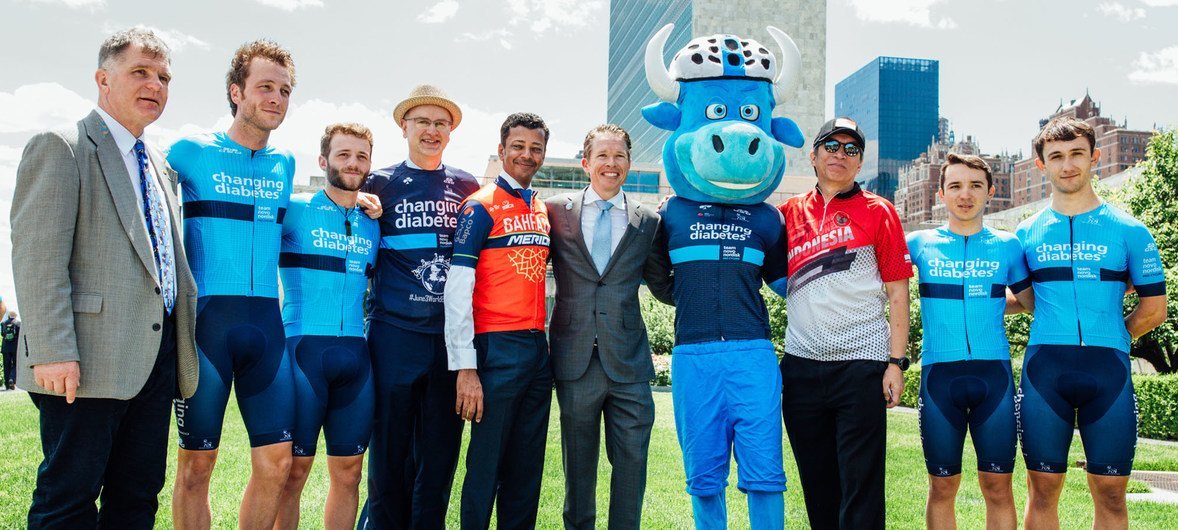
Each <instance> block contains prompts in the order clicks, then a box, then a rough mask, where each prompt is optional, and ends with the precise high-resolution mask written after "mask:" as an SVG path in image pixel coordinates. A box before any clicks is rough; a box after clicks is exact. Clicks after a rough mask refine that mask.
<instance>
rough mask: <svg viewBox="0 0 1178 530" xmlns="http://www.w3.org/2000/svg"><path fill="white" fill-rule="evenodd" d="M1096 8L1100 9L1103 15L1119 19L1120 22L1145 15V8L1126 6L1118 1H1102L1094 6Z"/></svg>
mask: <svg viewBox="0 0 1178 530" xmlns="http://www.w3.org/2000/svg"><path fill="white" fill-rule="evenodd" d="M1096 10H1097V11H1100V13H1101V14H1102V15H1104V16H1107V17H1112V18H1116V19H1119V20H1120V21H1121V22H1129V21H1130V20H1137V19H1139V18H1143V17H1145V8H1141V7H1127V6H1126V5H1125V4H1122V3H1120V2H1102V3H1101V4H1100V5H1098V6H1096Z"/></svg>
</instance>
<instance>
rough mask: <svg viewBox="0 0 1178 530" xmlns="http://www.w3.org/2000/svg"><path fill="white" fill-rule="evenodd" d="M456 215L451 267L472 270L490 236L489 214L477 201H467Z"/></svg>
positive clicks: (492, 222) (490, 220) (492, 221)
mask: <svg viewBox="0 0 1178 530" xmlns="http://www.w3.org/2000/svg"><path fill="white" fill-rule="evenodd" d="M459 211H461V213H460V214H459V215H458V229H457V230H455V231H454V257H453V258H452V259H451V261H450V265H451V266H459V267H470V268H472V269H473V268H474V266H475V265H476V264H478V262H479V253H480V252H482V250H483V245H484V244H486V242H487V237H488V236H490V235H491V228H492V224H494V220H493V219H491V214H489V213H487V209H486V208H484V207H483V205H482V203H480V202H478V201H473V200H469V201H466V202H464V203H463V204H462V207H461V208H460V209H459Z"/></svg>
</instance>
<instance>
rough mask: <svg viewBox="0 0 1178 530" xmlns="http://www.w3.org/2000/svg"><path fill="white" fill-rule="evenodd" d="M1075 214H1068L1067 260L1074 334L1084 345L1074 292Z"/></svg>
mask: <svg viewBox="0 0 1178 530" xmlns="http://www.w3.org/2000/svg"><path fill="white" fill-rule="evenodd" d="M1075 219H1076V216H1074V215H1069V216H1068V260H1069V261H1070V263H1071V269H1072V307H1073V308H1074V309H1075V310H1076V334H1077V335H1079V337H1080V346H1083V345H1084V328H1083V327H1082V326H1081V325H1080V295H1079V293H1077V292H1076V229H1075V226H1073V224H1072V222H1073V221H1074V220H1075Z"/></svg>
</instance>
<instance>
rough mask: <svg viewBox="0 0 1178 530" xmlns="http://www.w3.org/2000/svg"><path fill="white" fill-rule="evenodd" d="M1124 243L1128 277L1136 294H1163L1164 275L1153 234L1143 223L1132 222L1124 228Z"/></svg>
mask: <svg viewBox="0 0 1178 530" xmlns="http://www.w3.org/2000/svg"><path fill="white" fill-rule="evenodd" d="M1125 244H1126V245H1127V246H1128V249H1127V251H1128V252H1127V254H1128V256H1129V278H1131V279H1132V280H1133V288H1134V289H1136V290H1137V295H1138V296H1142V297H1146V296H1165V294H1166V276H1165V273H1164V272H1163V267H1162V257H1161V256H1160V255H1159V254H1158V244H1157V242H1156V241H1154V238H1153V234H1150V233H1149V229H1147V228H1146V227H1145V225H1143V224H1141V223H1139V222H1136V223H1133V224H1131V225H1129V226H1128V227H1127V228H1126V230H1125Z"/></svg>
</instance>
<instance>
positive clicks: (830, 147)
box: [822, 140, 863, 158]
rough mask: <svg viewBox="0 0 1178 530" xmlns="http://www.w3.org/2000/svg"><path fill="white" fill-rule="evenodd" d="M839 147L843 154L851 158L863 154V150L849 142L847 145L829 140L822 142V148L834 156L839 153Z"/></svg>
mask: <svg viewBox="0 0 1178 530" xmlns="http://www.w3.org/2000/svg"><path fill="white" fill-rule="evenodd" d="M839 147H842V148H843V152H844V153H846V154H847V156H849V157H851V158H855V157H857V156H859V155H861V154H863V148H862V147H859V146H858V145H855V144H854V143H851V142H847V143H845V144H844V143H842V142H840V141H838V140H827V141H825V142H822V148H823V149H826V152H827V153H830V154H832V155H833V154H835V153H837V152H839Z"/></svg>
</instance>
